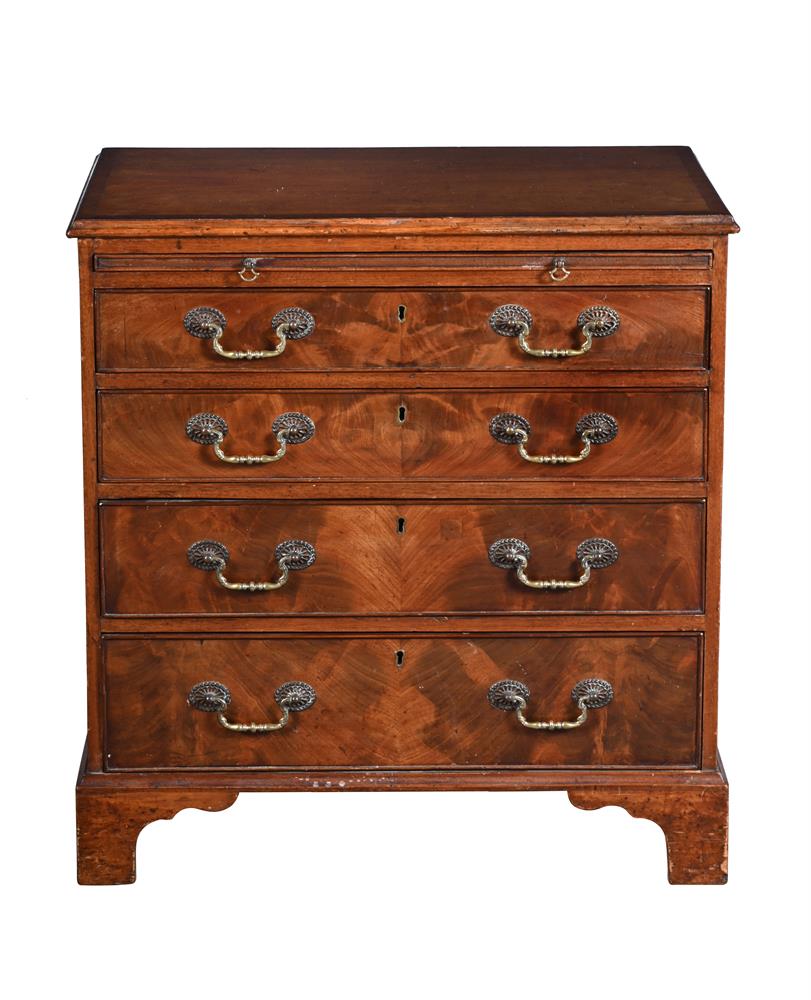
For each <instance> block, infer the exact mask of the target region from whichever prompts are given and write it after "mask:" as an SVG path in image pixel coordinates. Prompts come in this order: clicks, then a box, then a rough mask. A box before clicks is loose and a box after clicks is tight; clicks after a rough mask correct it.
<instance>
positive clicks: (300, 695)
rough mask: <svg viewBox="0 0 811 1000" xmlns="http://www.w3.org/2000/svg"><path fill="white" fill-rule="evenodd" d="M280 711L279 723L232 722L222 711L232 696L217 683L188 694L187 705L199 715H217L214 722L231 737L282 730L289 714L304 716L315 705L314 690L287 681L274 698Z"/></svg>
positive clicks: (206, 683)
mask: <svg viewBox="0 0 811 1000" xmlns="http://www.w3.org/2000/svg"><path fill="white" fill-rule="evenodd" d="M273 697H274V698H275V699H276V704H277V705H278V706H279V708H280V709H281V710H282V717H281V718H280V719H279V721H278V722H231V721H230V720H229V719H228V717H227V716H226V714H225V710H226V709H227V708H228V706H229V705H230V704H231V692H230V691H229V690H228V688H227V687H226V686H225V685H224V684H221V683H220V682H219V681H200V683H199V684H195V685H194V687H193V688H192V689H191V691H189V694H188V697H187V699H186V701H187V702H188V704H189V706H190V707H191V708H194V709H197V711H198V712H216V713H217V721H218V722H219V724H220V725H221V726H222V727H223V729H228V730H230V731H231V732H232V733H273V732H276V731H277V730H279V729H284V727H285V726H286V725H287V723H288V722H289V721H290V713H291V712H305V711H306V710H307V709H308V708H312V706H313V705H314V704H315V700H316V694H315V689H314V688H313V687H312V686H311V685H310V684H307V683H305V682H304V681H286V682H285V683H284V684H281V685H280V686H279V687H277V688H276V692H275V694H274V696H273Z"/></svg>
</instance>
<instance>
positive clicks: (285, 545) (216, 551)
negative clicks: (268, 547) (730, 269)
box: [186, 538, 316, 592]
mask: <svg viewBox="0 0 811 1000" xmlns="http://www.w3.org/2000/svg"><path fill="white" fill-rule="evenodd" d="M315 555H316V553H315V547H314V546H312V545H311V544H310V543H309V542H304V541H302V540H301V539H298V538H297V539H290V540H289V541H285V542H279V544H278V545H277V546H276V549H275V551H274V556H275V559H276V562H277V564H278V567H279V575H278V576H277V578H276V579H275V580H270V581H268V582H259V583H256V582H254V581H250V582H248V583H231V581H230V580H227V579H226V577H225V574H224V572H223V571H224V569H225V567H226V566H227V564H228V560H229V559H230V553H229V552H228V549H227V548H226V547H225V545H223V543H222V542H217V541H213V540H212V539H210V538H204V539H201V540H200V541H199V542H194V543H193V544H192V545H190V546H189V548H188V551H187V552H186V557H187V559H188V560H189V565H191V566H194V568H195V569H200V570H203V571H204V572H207V573H210V572H213V573H215V574H216V578H217V583H219V585H220V586H221V587H225V589H226V590H240V591H246V590H247V591H251V592H252V591H266V590H278V589H279V588H280V587H283V586H284V585H285V584H286V583H287V581H288V579H289V577H290V573H291V572H293V571H295V570H301V569H307V568H308V567H309V566H312V564H313V563H314V562H315Z"/></svg>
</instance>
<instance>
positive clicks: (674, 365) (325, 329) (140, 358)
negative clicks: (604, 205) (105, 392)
mask: <svg viewBox="0 0 811 1000" xmlns="http://www.w3.org/2000/svg"><path fill="white" fill-rule="evenodd" d="M423 280H424V279H423ZM622 280H623V281H627V280H628V279H627V277H625V276H622ZM691 280H693V281H695V280H696V279H695V278H693V279H691ZM522 284H523V285H524V287H516V288H502V289H486V290H481V289H479V290H455V289H453V288H451V289H447V290H443V291H441V292H437V291H434V292H428V291H426V292H420V291H415V290H413V289H409V288H407V287H406V286H403V287H401V288H400V289H395V290H393V291H392V290H386V291H376V292H374V291H368V290H360V289H359V290H346V289H340V288H338V289H334V290H330V291H322V290H318V289H308V288H291V289H288V290H278V289H274V290H273V291H263V290H258V289H251V290H249V291H245V290H243V291H224V290H221V289H197V290H192V291H190V290H182V291H176V292H174V291H156V290H151V291H140V290H134V291H130V292H124V291H114V290H110V291H106V290H105V291H100V292H97V293H96V302H97V307H96V308H97V312H96V323H97V363H98V367H99V369H100V370H101V371H148V370H159V369H177V370H183V371H216V372H226V373H230V374H234V373H236V372H246V373H255V372H257V371H269V372H277V371H278V372H287V371H314V372H317V371H323V370H330V371H364V370H368V371H379V370H381V369H394V370H398V369H405V370H409V369H414V370H423V369H441V370H445V369H447V370H459V369H461V370H465V371H493V370H498V371H501V370H503V371H510V370H513V371H514V370H518V371H528V372H536V371H553V372H554V371H561V370H568V371H572V372H578V371H592V370H594V371H601V370H606V371H611V370H622V369H625V368H628V369H643V370H645V369H648V370H690V369H694V370H700V369H702V368H704V367H705V364H706V339H707V338H706V330H707V314H708V302H707V292H706V288H704V287H695V288H641V289H629V288H618V289H605V288H599V287H592V288H588V287H586V288H582V289H580V288H579V289H571V290H570V289H557V288H555V289H538V288H536V287H532V286H530V287H526V280H525V278H524V279H523V280H522ZM506 302H517V303H518V304H520V305H524V306H525V307H526V308H527V309H529V310H530V312H531V313H532V314H533V317H534V321H535V322H534V326H533V334H532V342H533V344H536V345H537V346H543V347H576V346H578V345H579V342H580V338H579V336H578V332H577V317H578V315H579V313H580V312H581V310H583V309H585V308H587V307H589V306H592V305H609V306H611V307H612V308H614V309H616V310H617V312H619V314H620V317H621V325H620V328H619V330H618V331H617V333H616V334H614V335H613V336H612V337H606V338H604V339H602V340H598V341H596V342H595V346H594V348H593V349H592V350H591V351H590V352H589V353H588V354H587V355H584V356H583V357H580V358H572V359H568V360H554V359H541V358H533V357H531V356H530V355H527V354H524V353H523V352H522V351H520V350H519V348H518V346H517V343H516V341H515V340H513V339H511V338H509V337H500V336H498V335H497V334H496V333H494V332H493V330H492V329H491V328H490V325H489V317H490V315H491V313H492V312H493V310H494V309H496V308H497V307H498V306H500V305H503V304H505V303H506ZM201 305H205V306H213V307H215V308H217V309H219V310H221V311H222V312H223V313H224V314H225V316H226V319H227V321H228V322H227V326H226V332H225V336H224V337H223V342H224V344H225V346H226V348H228V349H231V350H235V349H239V350H243V349H245V350H257V349H263V348H267V346H268V344H269V343H272V342H273V338H272V336H269V335H268V331H269V328H270V321H271V319H272V317H273V315H274V314H275V313H276V312H278V311H279V310H280V309H284V308H287V307H288V306H292V305H295V306H300V307H301V308H303V309H307V310H308V311H309V312H310V313H312V315H313V316H314V317H315V321H316V328H315V331H314V332H313V333H312V334H311V335H310V336H309V337H307V338H305V339H304V340H300V341H295V342H293V343H290V344H288V347H287V349H286V350H285V352H284V353H283V354H282V355H280V356H279V357H277V358H273V359H266V360H263V361H231V360H226V359H224V358H220V357H218V356H217V355H215V354H214V352H213V351H212V349H211V344H210V342H208V341H205V340H200V339H197V338H195V337H191V336H190V335H189V334H188V333H186V331H185V329H184V328H183V317H184V316H185V314H186V313H187V312H188V310H189V309H192V308H194V307H196V306H201ZM400 306H404V307H405V318H404V320H403V321H402V322H401V321H400V319H399V316H400Z"/></svg>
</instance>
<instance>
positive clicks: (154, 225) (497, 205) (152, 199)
mask: <svg viewBox="0 0 811 1000" xmlns="http://www.w3.org/2000/svg"><path fill="white" fill-rule="evenodd" d="M364 220H365V225H364V224H363V222H364ZM370 223H371V225H370ZM381 227H383V228H384V229H385V231H387V232H390V231H391V230H392V229H394V230H396V231H399V232H404V233H409V232H449V231H452V232H460V233H464V232H482V231H484V232H501V233H510V232H536V233H566V232H593V233H612V232H617V233H619V232H638V233H672V234H679V233H696V232H702V233H730V232H736V231H737V228H738V227H737V226H736V224H735V221H734V220H733V218H732V216H731V215H730V214H729V212H728V211H727V209H726V207H725V206H724V203H723V202H722V201H721V199H720V198H719V197H718V195H717V193H716V192H715V189H714V188H713V186H712V184H710V182H709V180H708V179H707V177H706V175H705V174H704V171H703V170H702V169H701V166H700V165H699V163H698V160H697V159H696V157H695V155H694V154H693V152H692V150H691V149H689V148H688V147H686V146H643V147H639V146H634V147H624V146H616V147H614V146H607V147H480V148H456V147H447V148H425V149H395V148H391V149H105V150H102V152H101V153H100V155H99V156H98V158H97V160H96V163H95V165H94V168H93V171H92V173H91V176H90V179H89V181H88V183H87V186H86V188H85V190H84V192H83V194H82V197H81V199H80V201H79V205H78V207H77V209H76V212H75V214H74V217H73V220H72V222H71V224H70V227H69V229H68V235H70V236H159V235H166V236H194V235H198V236H199V235H209V236H218V235H226V236H234V235H239V234H244V235H262V234H267V235H272V234H274V233H280V232H285V231H289V230H293V231H295V232H297V231H302V230H304V231H306V230H307V229H317V230H318V231H319V232H320V233H322V234H323V233H330V232H333V233H342V234H345V233H351V232H356V231H359V230H361V231H364V232H370V231H376V230H379V229H380V228H381Z"/></svg>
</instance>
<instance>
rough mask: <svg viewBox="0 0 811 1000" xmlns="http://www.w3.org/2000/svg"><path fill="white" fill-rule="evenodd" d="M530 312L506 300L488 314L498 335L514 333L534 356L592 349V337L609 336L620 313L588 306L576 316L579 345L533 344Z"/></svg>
mask: <svg viewBox="0 0 811 1000" xmlns="http://www.w3.org/2000/svg"><path fill="white" fill-rule="evenodd" d="M532 322H533V320H532V313H531V312H530V311H529V309H527V308H526V307H525V306H519V305H516V304H514V303H508V304H506V305H503V306H499V307H498V308H497V309H495V310H494V311H493V313H492V315H491V316H490V326H491V327H492V329H493V330H494V331H495V332H496V333H497V334H498V335H499V336H500V337H517V338H518V346H519V347H520V348H521V350H522V351H523V352H524V353H525V354H529V355H531V356H532V357H533V358H579V357H580V356H581V355H583V354H586V353H587V352H588V351H590V350H591V348H592V344H593V343H594V338H595V337H610V336H611V335H612V334H614V333H616V332H617V330H618V329H619V325H620V316H619V313H618V312H617V311H616V310H615V309H610V308H609V307H608V306H589V308H588V309H584V310H583V311H582V312H581V313H580V315H579V316H578V317H577V326H578V329H579V330H580V335H581V337H582V338H583V339H582V342H581V344H580V347H572V348H562V347H550V348H544V349H541V348H534V347H530V346H529V343H528V341H527V338H528V336H529V331H530V330H531V329H532Z"/></svg>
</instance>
